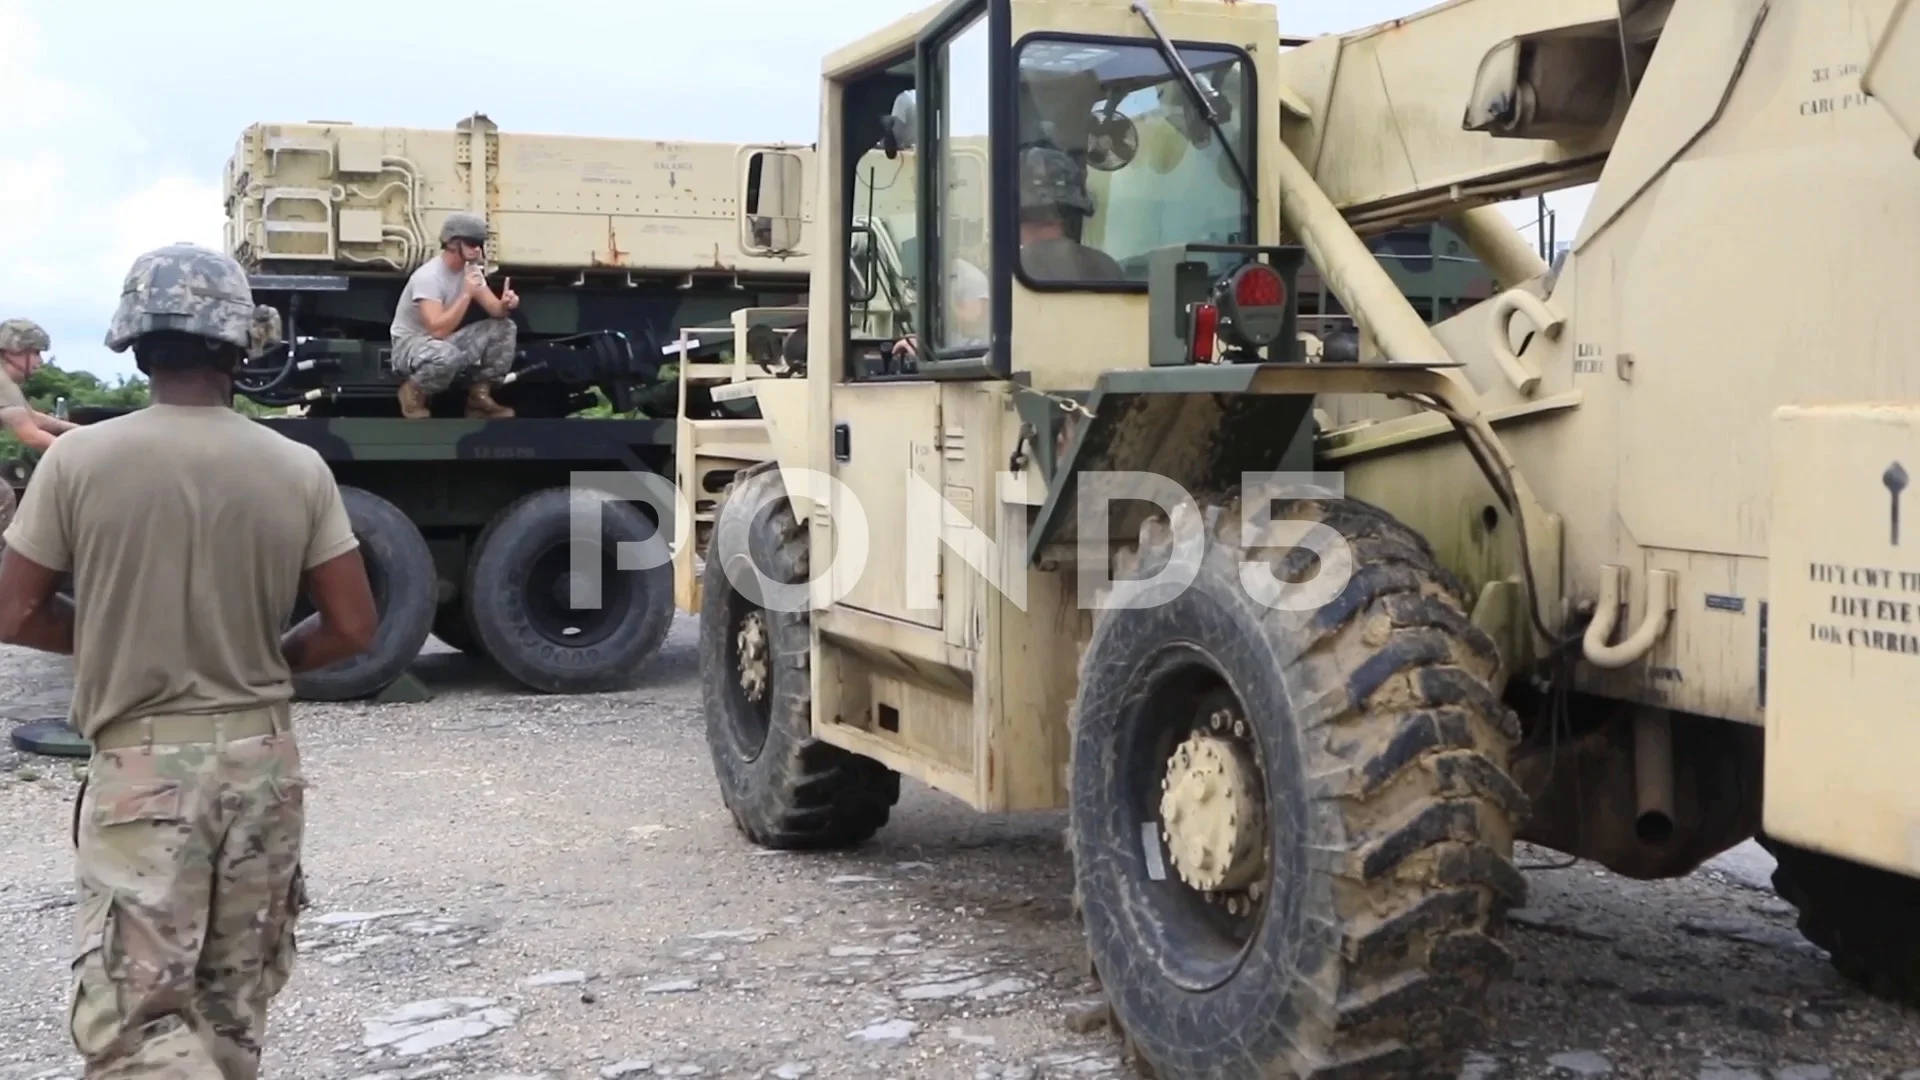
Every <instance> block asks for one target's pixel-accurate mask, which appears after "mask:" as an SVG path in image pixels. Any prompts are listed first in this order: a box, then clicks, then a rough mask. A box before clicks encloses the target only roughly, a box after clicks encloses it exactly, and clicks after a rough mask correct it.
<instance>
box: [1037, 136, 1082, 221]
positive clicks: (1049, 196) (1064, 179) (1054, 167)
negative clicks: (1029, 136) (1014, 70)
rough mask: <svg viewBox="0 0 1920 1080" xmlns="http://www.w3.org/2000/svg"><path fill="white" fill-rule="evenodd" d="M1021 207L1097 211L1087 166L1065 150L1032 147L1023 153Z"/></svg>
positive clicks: (1049, 147)
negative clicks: (1087, 174)
mask: <svg viewBox="0 0 1920 1080" xmlns="http://www.w3.org/2000/svg"><path fill="white" fill-rule="evenodd" d="M1020 209H1022V210H1078V211H1080V212H1081V213H1082V214H1091V213H1093V197H1092V196H1090V195H1088V194H1087V185H1086V169H1085V167H1083V166H1082V165H1081V164H1080V163H1078V162H1076V161H1074V160H1073V158H1071V157H1068V156H1067V153H1066V152H1065V151H1064V150H1056V149H1054V148H1053V147H1051V146H1034V147H1029V148H1028V149H1027V150H1026V151H1025V152H1024V153H1022V154H1021V155H1020Z"/></svg>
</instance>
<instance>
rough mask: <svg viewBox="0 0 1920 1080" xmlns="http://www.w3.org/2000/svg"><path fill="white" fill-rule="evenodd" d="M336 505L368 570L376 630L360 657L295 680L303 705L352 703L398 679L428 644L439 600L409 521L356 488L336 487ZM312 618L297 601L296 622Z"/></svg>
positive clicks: (427, 554) (427, 556)
mask: <svg viewBox="0 0 1920 1080" xmlns="http://www.w3.org/2000/svg"><path fill="white" fill-rule="evenodd" d="M340 499H341V501H342V502H344V503H346V506H347V520H348V521H349V522H351V523H352V525H353V535H354V536H355V537H356V538H357V539H358V540H359V541H360V558H361V561H362V562H363V563H364V564H365V565H366V568H367V583H368V584H369V585H371V586H372V587H373V604H374V609H375V610H376V611H378V612H379V615H380V626H379V629H377V630H375V631H374V635H373V647H372V648H370V649H368V650H367V651H366V652H364V653H361V654H360V655H359V656H355V657H350V658H348V659H346V660H342V661H340V662H339V663H337V664H333V665H330V666H328V667H323V668H319V669H316V670H314V671H306V672H300V673H298V674H296V675H294V677H293V692H294V695H295V696H296V697H299V698H302V699H305V700H307V701H352V700H355V699H358V698H364V697H368V696H370V695H372V694H375V693H378V692H379V691H380V690H382V689H384V688H385V687H386V686H387V684H389V683H391V682H393V680H395V679H397V678H399V677H400V676H401V675H402V674H403V673H405V671H406V670H407V665H408V664H411V663H413V661H414V659H415V658H416V657H418V656H419V655H420V649H421V647H422V646H424V645H425V644H426V643H427V634H428V633H429V632H431V631H432V629H433V612H434V607H435V604H436V602H437V600H438V591H439V590H438V582H439V578H438V575H437V574H436V573H435V572H434V568H433V552H431V551H430V550H428V548H427V541H426V539H425V538H424V537H422V536H421V535H420V530H419V529H418V528H416V527H415V526H414V524H413V522H412V521H409V520H408V519H407V515H405V514H403V513H401V512H400V509H399V508H398V507H396V506H394V505H393V504H392V503H390V502H388V501H387V500H385V499H383V498H381V497H380V496H378V495H375V494H373V493H372V492H370V491H366V490H363V489H361V488H357V487H349V486H347V485H344V484H343V485H341V487H340ZM312 610H313V609H312V607H311V606H310V605H309V604H308V603H307V602H306V601H305V599H304V598H303V599H302V603H301V604H300V606H299V608H298V609H297V610H296V611H295V612H294V621H295V622H299V621H300V620H302V619H304V618H306V617H307V615H308V614H310V613H311V612H312Z"/></svg>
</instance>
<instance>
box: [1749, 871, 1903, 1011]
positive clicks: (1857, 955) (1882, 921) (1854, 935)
mask: <svg viewBox="0 0 1920 1080" xmlns="http://www.w3.org/2000/svg"><path fill="white" fill-rule="evenodd" d="M1759 840H1760V844H1761V846H1762V847H1765V848H1766V849H1767V851H1768V852H1769V853H1770V854H1772V855H1773V857H1774V859H1775V860H1776V861H1777V862H1778V863H1779V865H1778V866H1776V867H1775V868H1774V871H1773V890H1774V892H1775V893H1777V894H1778V895H1779V897H1780V899H1782V900H1785V901H1786V902H1787V903H1789V904H1792V905H1793V906H1794V907H1796V908H1798V909H1799V911H1800V920H1799V922H1800V934H1801V936H1803V937H1805V938H1806V939H1807V940H1808V941H1810V942H1812V943H1813V944H1815V945H1818V946H1819V947H1820V948H1822V949H1825V950H1826V952H1827V955H1828V957H1829V958H1830V959H1831V962H1832V964H1833V966H1834V969H1835V970H1837V971H1838V972H1839V973H1840V974H1841V975H1842V976H1843V977H1845V978H1846V979H1847V980H1848V981H1849V982H1851V983H1853V984H1854V985H1856V986H1858V987H1860V988H1861V989H1862V990H1865V991H1866V992H1867V993H1870V994H1873V995H1874V996H1876V997H1881V998H1886V999H1889V1000H1892V1001H1897V1002H1900V1003H1903V1004H1907V1005H1920V881H1916V880H1914V879H1913V878H1909V877H1905V876H1903V875H1900V874H1893V873H1889V872H1887V871H1885V870H1882V869H1880V868H1878V867H1874V866H1865V865H1863V864H1861V863H1856V862H1853V861H1851V860H1848V859H1841V858H1836V857H1835V856H1832V855H1827V854H1824V853H1822V852H1818V851H1810V850H1808V849H1806V848H1802V847H1796V846H1794V845H1792V844H1787V843H1783V842H1782V841H1779V840H1775V839H1773V838H1771V837H1767V836H1762V837H1760V838H1759Z"/></svg>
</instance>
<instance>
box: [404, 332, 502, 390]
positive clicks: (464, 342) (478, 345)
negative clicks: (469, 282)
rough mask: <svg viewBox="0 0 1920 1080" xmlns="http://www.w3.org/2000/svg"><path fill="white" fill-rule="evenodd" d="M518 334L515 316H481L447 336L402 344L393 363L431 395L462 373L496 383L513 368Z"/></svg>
mask: <svg viewBox="0 0 1920 1080" xmlns="http://www.w3.org/2000/svg"><path fill="white" fill-rule="evenodd" d="M519 337H520V332H519V328H518V327H516V326H514V325H513V320H512V319H482V320H481V321H479V322H477V323H468V324H467V325H466V326H463V327H461V328H460V329H458V330H455V331H454V332H453V333H451V334H449V335H447V336H446V337H445V338H412V339H409V340H407V341H405V342H403V343H400V344H399V345H397V346H396V347H395V349H394V351H393V366H394V368H395V370H397V371H399V372H400V373H401V374H403V375H405V376H406V377H407V378H409V379H411V380H413V384H414V385H415V386H418V387H419V388H420V389H422V390H424V391H426V392H427V394H428V395H429V396H431V395H434V394H438V393H440V392H441V391H443V390H445V389H446V388H447V387H449V386H452V385H453V382H454V380H455V379H458V378H459V377H460V376H461V375H463V374H464V375H466V376H467V377H468V378H469V379H471V380H472V381H473V382H493V381H495V380H497V379H499V378H501V377H502V376H504V375H505V374H506V373H507V372H509V371H512V370H513V350H514V348H515V346H516V345H517V344H518V342H519Z"/></svg>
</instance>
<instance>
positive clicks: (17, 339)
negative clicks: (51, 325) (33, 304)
mask: <svg viewBox="0 0 1920 1080" xmlns="http://www.w3.org/2000/svg"><path fill="white" fill-rule="evenodd" d="M51 348H53V339H52V338H49V337H48V336H47V332H46V331H45V330H42V329H40V324H39V323H37V322H34V321H33V320H32V319H8V320H7V321H6V322H0V352H46V351H47V350H48V349H51Z"/></svg>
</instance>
